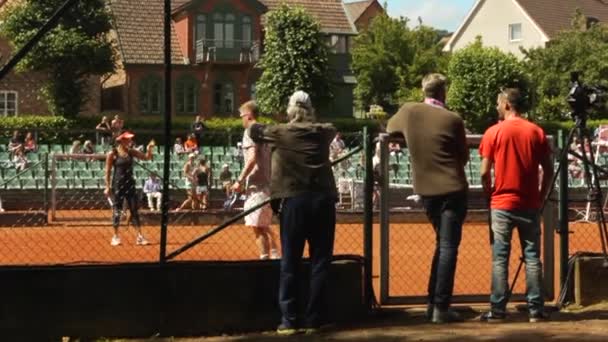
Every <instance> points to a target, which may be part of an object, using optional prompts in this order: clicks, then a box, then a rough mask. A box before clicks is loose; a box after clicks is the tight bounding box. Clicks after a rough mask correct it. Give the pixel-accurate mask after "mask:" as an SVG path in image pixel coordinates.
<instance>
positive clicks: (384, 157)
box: [378, 133, 390, 304]
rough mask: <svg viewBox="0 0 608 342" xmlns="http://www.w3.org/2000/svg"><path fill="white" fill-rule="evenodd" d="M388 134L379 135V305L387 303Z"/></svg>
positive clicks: (388, 230)
mask: <svg viewBox="0 0 608 342" xmlns="http://www.w3.org/2000/svg"><path fill="white" fill-rule="evenodd" d="M388 155H389V154H388V134H386V133H382V134H380V172H379V174H380V179H379V180H378V181H379V182H380V303H381V304H384V303H388V301H389V275H390V272H389V271H390V260H389V257H390V253H389V248H390V227H389V215H390V208H389V202H388V199H389V181H390V179H389V178H390V174H389V169H388Z"/></svg>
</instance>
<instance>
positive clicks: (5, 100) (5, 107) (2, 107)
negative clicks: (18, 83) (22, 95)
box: [0, 90, 18, 116]
mask: <svg viewBox="0 0 608 342" xmlns="http://www.w3.org/2000/svg"><path fill="white" fill-rule="evenodd" d="M17 114H18V112H17V92H16V91H5V90H2V91H0V115H2V116H16V115H17Z"/></svg>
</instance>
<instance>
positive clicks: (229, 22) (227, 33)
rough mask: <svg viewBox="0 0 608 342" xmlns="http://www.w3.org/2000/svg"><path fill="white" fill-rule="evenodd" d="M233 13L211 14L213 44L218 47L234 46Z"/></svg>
mask: <svg viewBox="0 0 608 342" xmlns="http://www.w3.org/2000/svg"><path fill="white" fill-rule="evenodd" d="M234 21H235V16H234V14H222V13H216V14H214V15H213V30H214V32H213V33H214V38H215V46H217V47H219V48H224V47H225V48H233V47H234Z"/></svg>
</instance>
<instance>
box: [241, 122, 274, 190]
mask: <svg viewBox="0 0 608 342" xmlns="http://www.w3.org/2000/svg"><path fill="white" fill-rule="evenodd" d="M241 148H242V149H243V157H244V158H245V164H247V162H248V161H249V160H250V159H251V158H253V152H254V149H255V148H257V149H258V153H257V160H256V165H255V167H254V168H253V170H252V171H251V172H250V173H249V175H248V176H247V178H246V182H247V183H246V184H247V185H246V186H247V188H249V187H252V186H255V187H257V188H265V187H268V186H269V185H270V147H269V146H268V145H267V144H256V143H255V142H253V140H252V139H251V137H250V136H249V133H248V130H245V132H244V133H243V142H242V147H241Z"/></svg>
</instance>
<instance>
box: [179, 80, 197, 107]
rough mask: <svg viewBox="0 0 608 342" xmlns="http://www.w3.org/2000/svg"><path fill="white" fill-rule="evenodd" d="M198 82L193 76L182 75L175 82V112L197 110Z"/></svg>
mask: <svg viewBox="0 0 608 342" xmlns="http://www.w3.org/2000/svg"><path fill="white" fill-rule="evenodd" d="M198 92H199V87H198V82H197V80H196V79H195V78H193V77H188V76H187V77H182V78H180V79H178V80H177V82H176V84H175V111H176V112H177V114H195V113H197V112H198Z"/></svg>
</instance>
